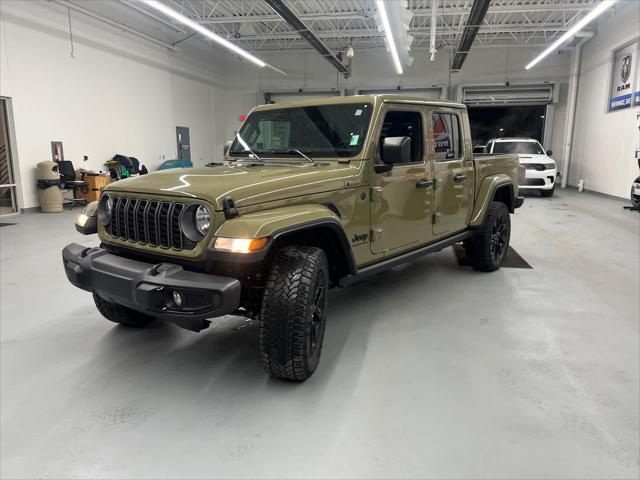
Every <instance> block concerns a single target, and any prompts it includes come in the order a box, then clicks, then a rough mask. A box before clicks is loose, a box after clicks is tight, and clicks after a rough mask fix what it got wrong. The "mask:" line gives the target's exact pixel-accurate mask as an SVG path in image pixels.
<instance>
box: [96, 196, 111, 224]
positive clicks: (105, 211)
mask: <svg viewBox="0 0 640 480" xmlns="http://www.w3.org/2000/svg"><path fill="white" fill-rule="evenodd" d="M111 212H113V198H111V197H110V196H109V195H103V196H102V197H100V202H99V203H98V221H99V222H100V224H101V225H105V226H106V225H109V222H110V221H111Z"/></svg>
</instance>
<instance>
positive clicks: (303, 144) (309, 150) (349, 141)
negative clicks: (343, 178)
mask: <svg viewBox="0 0 640 480" xmlns="http://www.w3.org/2000/svg"><path fill="white" fill-rule="evenodd" d="M372 110H373V107H372V106H371V105H370V104H368V103H349V104H344V105H322V106H307V107H293V108H281V109H277V110H263V111H257V112H253V113H252V114H251V115H249V118H248V119H247V120H246V121H245V123H244V124H243V125H242V128H241V129H240V132H238V134H237V135H236V138H235V140H234V141H233V144H232V145H231V147H230V148H229V154H230V155H232V156H246V155H248V154H249V153H255V154H257V155H260V154H265V155H277V156H280V155H285V156H289V157H297V158H302V157H301V156H300V154H299V153H297V152H296V150H299V151H300V152H302V153H304V154H305V155H309V156H310V157H338V156H339V157H353V156H354V155H357V154H358V153H359V152H360V150H362V146H363V145H364V140H365V137H366V135H367V130H368V128H369V121H370V120H371V112H372Z"/></svg>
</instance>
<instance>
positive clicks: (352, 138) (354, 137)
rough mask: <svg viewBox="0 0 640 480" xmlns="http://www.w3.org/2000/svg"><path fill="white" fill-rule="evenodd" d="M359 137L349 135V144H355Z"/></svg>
mask: <svg viewBox="0 0 640 480" xmlns="http://www.w3.org/2000/svg"><path fill="white" fill-rule="evenodd" d="M359 139H360V135H351V142H350V143H349V145H357V144H358V140H359Z"/></svg>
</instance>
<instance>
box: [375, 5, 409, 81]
mask: <svg viewBox="0 0 640 480" xmlns="http://www.w3.org/2000/svg"><path fill="white" fill-rule="evenodd" d="M376 5H377V7H378V13H379V14H380V20H381V21H382V28H383V29H384V34H385V36H386V37H387V43H388V44H389V50H390V52H391V58H392V59H393V64H394V66H395V67H396V72H398V75H402V73H403V71H402V64H401V63H400V57H399V56H398V50H397V49H396V42H395V40H394V39H393V33H392V32H391V24H390V23H389V16H388V15H387V9H386V7H385V6H384V1H383V0H377V2H376Z"/></svg>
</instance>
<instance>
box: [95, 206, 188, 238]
mask: <svg viewBox="0 0 640 480" xmlns="http://www.w3.org/2000/svg"><path fill="white" fill-rule="evenodd" d="M112 198H113V211H112V212H111V218H110V219H109V220H110V221H109V224H108V225H107V226H106V227H105V229H106V231H107V233H108V234H109V235H111V236H112V237H115V238H119V239H122V240H130V241H132V242H136V243H140V244H142V245H151V246H160V247H164V248H174V249H176V250H192V249H193V248H195V246H196V242H194V241H192V240H189V239H188V238H187V237H186V236H185V235H184V233H182V230H181V228H180V215H181V214H182V212H183V211H184V210H185V208H186V205H184V204H182V203H176V202H165V201H158V200H149V199H144V198H142V199H138V198H127V197H112Z"/></svg>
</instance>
